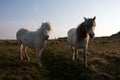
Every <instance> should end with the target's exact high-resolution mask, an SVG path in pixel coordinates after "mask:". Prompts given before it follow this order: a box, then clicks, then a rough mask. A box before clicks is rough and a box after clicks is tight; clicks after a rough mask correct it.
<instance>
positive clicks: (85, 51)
mask: <svg viewBox="0 0 120 80" xmlns="http://www.w3.org/2000/svg"><path fill="white" fill-rule="evenodd" d="M86 54H87V50H86V49H85V50H84V65H85V67H87V66H88V65H87V59H86Z"/></svg>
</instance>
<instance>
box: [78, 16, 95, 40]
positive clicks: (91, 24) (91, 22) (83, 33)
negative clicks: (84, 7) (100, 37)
mask: <svg viewBox="0 0 120 80" xmlns="http://www.w3.org/2000/svg"><path fill="white" fill-rule="evenodd" d="M95 19H96V17H94V18H88V19H87V18H85V17H84V20H85V21H84V22H83V23H81V24H80V25H79V26H78V27H77V30H76V34H77V41H80V40H82V39H84V38H85V37H87V34H88V35H89V36H90V38H94V36H95V33H94V28H95V26H96V23H95Z"/></svg>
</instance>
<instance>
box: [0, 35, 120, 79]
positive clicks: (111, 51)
mask: <svg viewBox="0 0 120 80" xmlns="http://www.w3.org/2000/svg"><path fill="white" fill-rule="evenodd" d="M119 36H120V33H117V34H114V35H112V36H110V37H96V38H94V39H91V40H90V43H89V48H88V54H87V60H88V68H85V67H84V66H83V53H82V51H79V59H78V60H77V61H76V62H73V61H72V53H71V49H70V46H69V44H68V43H67V42H66V38H64V39H62V38H60V39H57V40H50V41H48V43H47V45H46V47H45V49H44V50H43V53H42V58H41V59H42V65H43V67H42V68H40V67H38V66H37V64H36V53H35V50H34V49H29V51H30V54H29V55H30V58H31V61H30V62H28V61H27V60H26V59H25V60H24V61H23V62H22V61H20V59H19V54H17V48H18V46H17V42H16V41H15V40H11V41H10V40H1V41H0V80H120V47H119V46H120V37H119Z"/></svg>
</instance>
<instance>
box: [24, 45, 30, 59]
mask: <svg viewBox="0 0 120 80" xmlns="http://www.w3.org/2000/svg"><path fill="white" fill-rule="evenodd" d="M27 49H28V47H25V55H26V57H27V59H28V61H30V57H29V55H28V52H27Z"/></svg>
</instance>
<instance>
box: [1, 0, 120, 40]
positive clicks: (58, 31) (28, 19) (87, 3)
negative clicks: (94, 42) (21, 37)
mask: <svg viewBox="0 0 120 80" xmlns="http://www.w3.org/2000/svg"><path fill="white" fill-rule="evenodd" d="M94 16H96V28H95V34H96V36H110V35H112V34H115V33H117V32H118V31H120V0H0V39H15V38H16V32H17V30H18V29H20V28H26V29H28V30H31V31H32V30H33V31H35V30H36V29H38V28H39V27H40V26H41V24H42V22H46V21H47V22H50V24H51V26H52V32H51V35H50V38H53V39H54V38H58V37H66V36H67V31H68V30H69V29H70V28H74V27H77V26H78V25H79V24H80V23H81V22H83V21H84V19H83V17H87V18H93V17H94Z"/></svg>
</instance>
